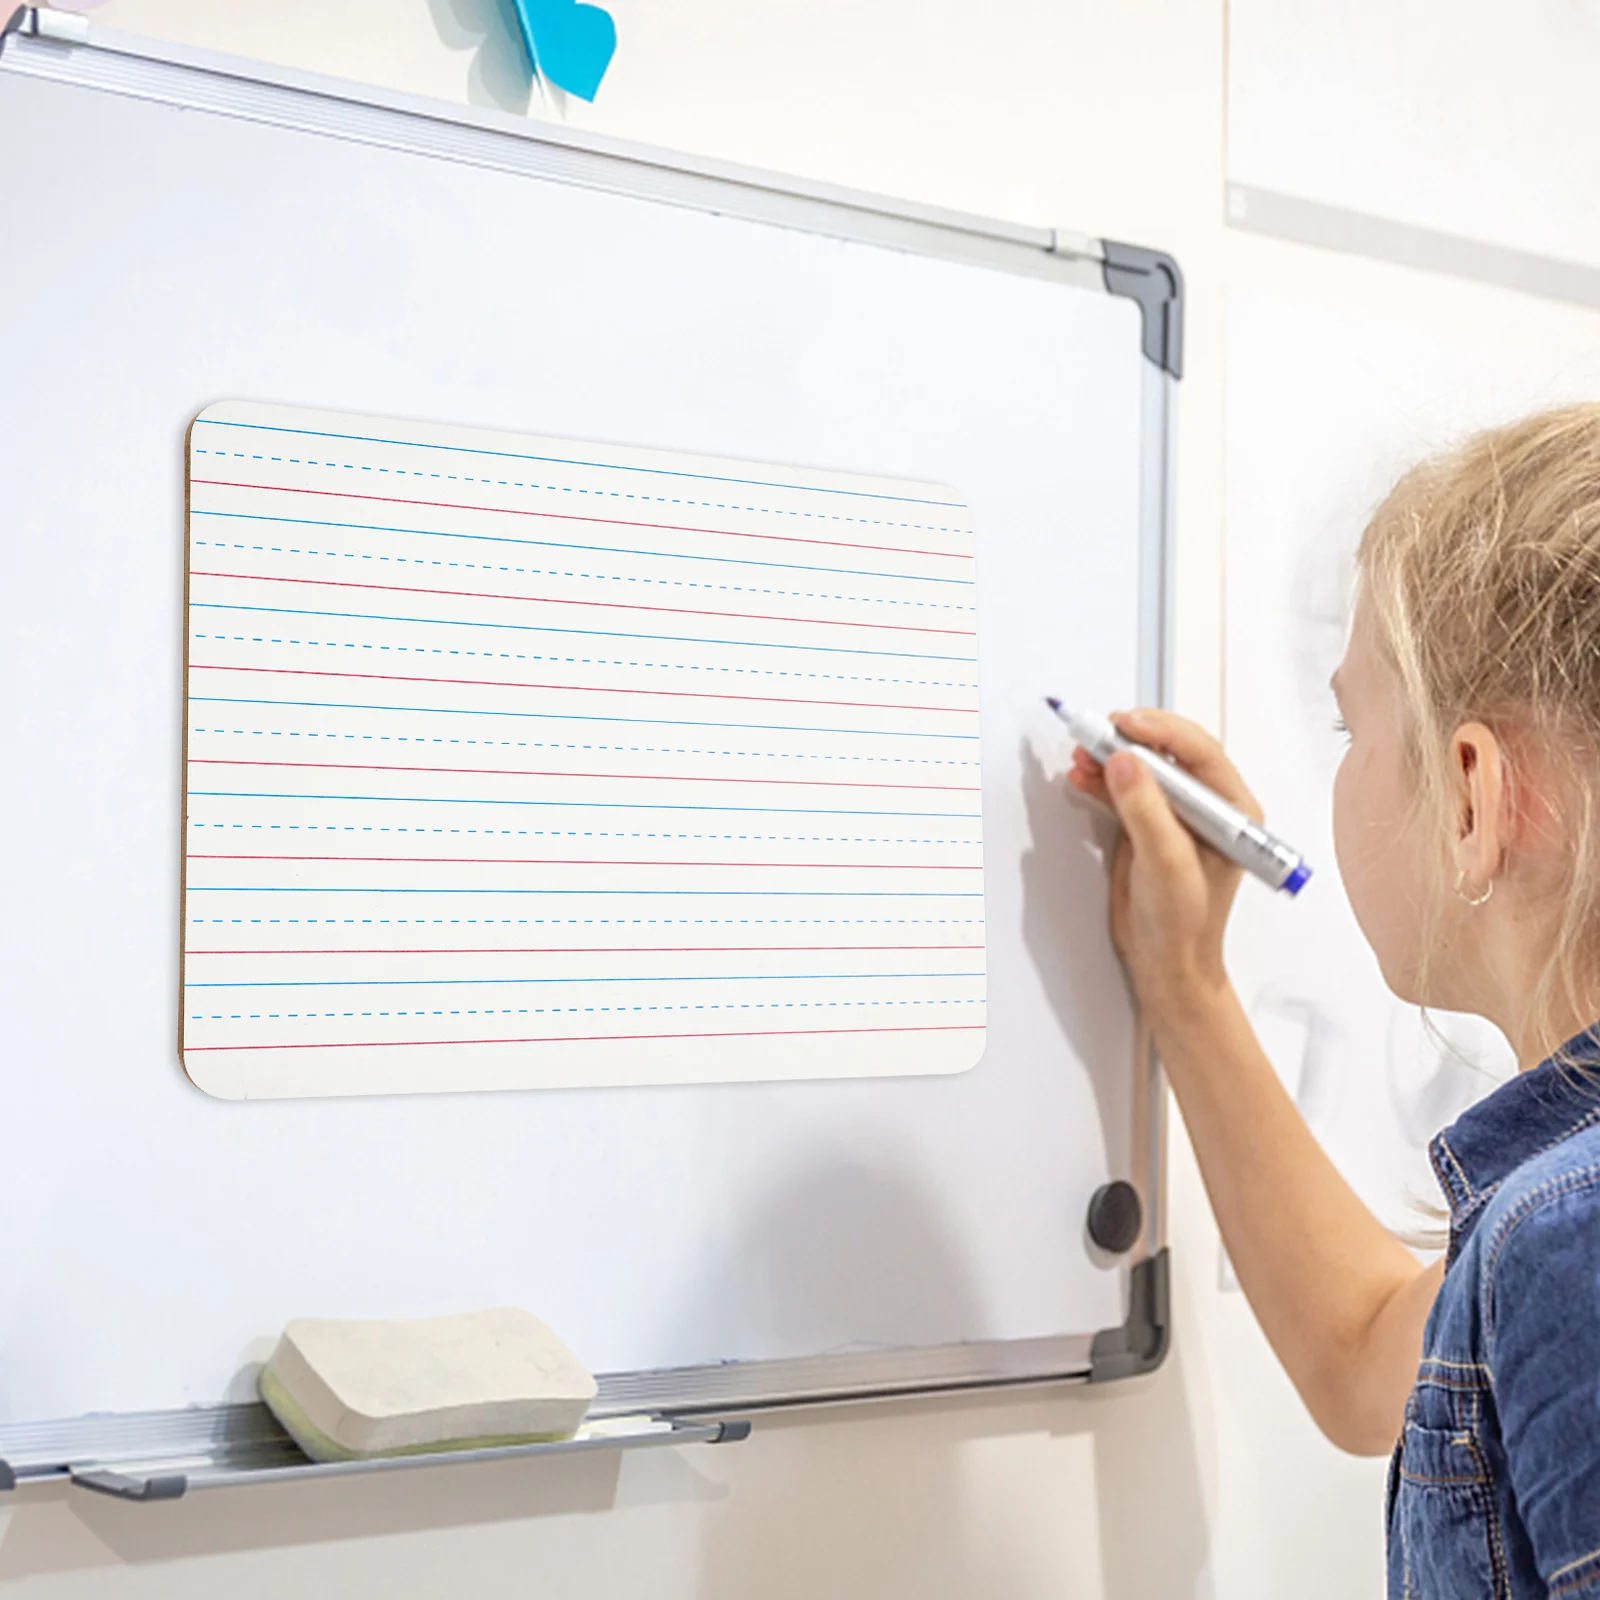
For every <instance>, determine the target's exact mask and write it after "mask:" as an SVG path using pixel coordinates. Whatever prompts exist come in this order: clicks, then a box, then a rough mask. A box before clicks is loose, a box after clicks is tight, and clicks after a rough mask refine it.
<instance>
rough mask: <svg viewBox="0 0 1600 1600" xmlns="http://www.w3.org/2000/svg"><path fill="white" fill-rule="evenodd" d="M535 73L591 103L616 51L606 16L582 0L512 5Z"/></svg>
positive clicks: (608, 15)
mask: <svg viewBox="0 0 1600 1600" xmlns="http://www.w3.org/2000/svg"><path fill="white" fill-rule="evenodd" d="M512 3H513V5H514V6H515V8H516V13H517V21H518V22H519V23H521V25H522V40H523V43H524V44H526V45H527V47H528V56H529V59H530V60H532V62H533V70H534V71H535V72H536V73H538V75H539V76H540V77H541V78H543V79H544V80H545V81H546V82H547V83H553V84H554V85H555V86H556V88H558V89H565V90H566V92H567V93H568V94H575V95H577V97H578V98H579V99H580V100H593V99H594V97H595V91H596V90H597V89H599V87H600V80H601V79H602V78H603V77H605V75H606V68H607V67H609V66H610V65H611V58H612V56H613V55H615V54H616V50H617V25H616V23H615V22H613V21H612V20H611V13H610V12H609V11H602V10H601V9H600V7H599V6H591V5H584V4H582V3H581V0H512Z"/></svg>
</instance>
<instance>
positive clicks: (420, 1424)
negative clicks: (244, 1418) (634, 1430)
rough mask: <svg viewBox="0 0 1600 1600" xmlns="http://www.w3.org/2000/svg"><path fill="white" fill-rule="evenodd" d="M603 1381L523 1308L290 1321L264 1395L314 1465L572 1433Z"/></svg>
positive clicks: (265, 1376) (266, 1374)
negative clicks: (444, 1314) (375, 1319)
mask: <svg viewBox="0 0 1600 1600" xmlns="http://www.w3.org/2000/svg"><path fill="white" fill-rule="evenodd" d="M594 1396H595V1381H594V1379H593V1377H591V1376H590V1374H589V1373H588V1372H587V1371H586V1370H585V1369H584V1368H583V1366H582V1365H581V1364H580V1363H579V1361H578V1359H577V1357H576V1356H574V1355H573V1353H572V1352H571V1351H570V1350H569V1349H567V1347H566V1346H565V1345H564V1344H562V1342H561V1341H560V1340H559V1339H558V1338H557V1337H556V1336H555V1335H554V1334H553V1333H552V1332H551V1331H550V1330H549V1329H548V1328H547V1327H546V1326H545V1325H544V1324H543V1323H542V1322H541V1321H540V1320H539V1319H538V1318H537V1317H536V1316H533V1315H532V1314H531V1313H530V1312H527V1311H518V1310H516V1309H514V1308H512V1307H502V1308H500V1309H498V1310H494V1311H473V1312H468V1313H466V1314H465V1315H462V1316H455V1317H426V1318H420V1319H417V1320H414V1321H405V1322H388V1321H382V1322H368V1321H362V1322H338V1321H333V1320H328V1319H322V1318H304V1319H300V1320H297V1321H294V1322H291V1323H290V1324H289V1325H288V1326H287V1327H286V1328H285V1329H284V1330H283V1337H282V1338H281V1339H279V1340H278V1346H277V1349H275V1350H274V1351H273V1352H272V1358H271V1360H269V1361H268V1362H267V1364H266V1366H265V1367H263V1368H262V1371H261V1398H262V1399H263V1400H264V1401H266V1403H267V1405H268V1406H269V1407H270V1408H271V1410H272V1413H273V1415H274V1416H276V1417H277V1419H278V1421H279V1422H281V1423H282V1424H283V1425H284V1427H285V1428H286V1429H288V1431H289V1433H290V1435H291V1436H292V1437H293V1439H294V1441H295V1443H296V1444H298V1445H299V1446H300V1448H301V1449H302V1450H304V1451H305V1453H306V1454H307V1455H308V1456H310V1457H311V1458H312V1460H314V1461H351V1460H358V1459H361V1458H363V1457H367V1456H391V1455H415V1454H420V1453H422V1452H425V1451H432V1450H481V1449H490V1448H492V1447H494V1446H496V1445H508V1444H523V1443H532V1442H535V1441H538V1440H546V1439H564V1438H568V1437H570V1436H571V1435H572V1434H573V1433H575V1432H576V1431H577V1428H578V1425H579V1424H580V1423H581V1422H582V1421H583V1418H584V1413H585V1412H586V1411H587V1410H588V1409H589V1402H590V1401H591V1400H593V1399H594Z"/></svg>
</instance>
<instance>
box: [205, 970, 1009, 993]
mask: <svg viewBox="0 0 1600 1600" xmlns="http://www.w3.org/2000/svg"><path fill="white" fill-rule="evenodd" d="M983 976H984V974H983V973H981V972H707V973H695V974H692V975H690V976H688V977H677V978H674V977H668V976H664V975H655V976H651V977H644V978H614V977H605V978H422V979H419V980H415V981H412V980H408V979H405V978H367V979H361V978H337V979H332V980H330V981H328V982H326V983H318V982H313V981H309V980H308V981H306V982H303V983H299V982H295V981H294V980H293V979H283V980H279V981H270V982H266V983H186V984H185V985H184V987H185V988H186V989H464V988H483V987H503V986H505V985H508V984H535V983H539V984H543V983H867V982H877V981H879V980H886V979H889V978H981V977H983Z"/></svg>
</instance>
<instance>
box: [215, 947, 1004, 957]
mask: <svg viewBox="0 0 1600 1600" xmlns="http://www.w3.org/2000/svg"><path fill="white" fill-rule="evenodd" d="M981 949H983V946H982V945H981V944H597V945H570V944H553V945H516V946H510V945H437V946H431V947H429V948H426V949H423V948H392V947H385V948H377V947H373V948H367V947H364V946H361V947H357V946H342V945H341V946H338V947H335V948H332V949H329V948H322V949H311V948H309V947H308V948H306V949H300V950H188V951H185V952H184V953H185V954H186V955H191V956H621V955H628V956H672V955H711V954H718V955H721V954H724V953H726V952H728V951H741V950H742V951H748V952H749V953H750V954H752V955H764V954H772V953H775V952H778V951H785V952H793V951H796V950H825V951H839V950H857V951H867V950H981Z"/></svg>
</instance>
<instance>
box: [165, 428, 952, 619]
mask: <svg viewBox="0 0 1600 1600" xmlns="http://www.w3.org/2000/svg"><path fill="white" fill-rule="evenodd" d="M203 453H204V452H202V454H203ZM723 509H724V510H733V509H738V508H736V507H724V508H723ZM189 515H190V516H191V517H220V518H223V519H226V520H228V521H233V522H273V523H278V524H281V525H282V526H283V527H286V528H340V529H343V530H345V531H347V532H352V533H399V534H407V535H411V536H414V537H416V538H419V539H464V540H469V541H471V542H473V543H476V544H507V545H521V546H524V547H526V548H529V549H537V550H581V551H582V552H583V553H584V554H585V555H608V556H632V557H634V558H645V559H648V560H651V561H694V562H700V563H706V564H709V565H712V566H718V567H767V568H770V569H771V570H773V571H774V572H821V573H826V574H828V575H830V576H832V577H836V578H884V579H888V580H893V581H894V582H897V583H944V584H956V585H959V586H960V587H961V588H964V589H965V588H971V587H972V586H973V584H974V579H973V578H972V577H971V576H967V577H960V578H943V577H934V576H933V575H931V574H929V573H925V572H882V571H879V570H878V569H877V568H874V567H829V566H823V565H821V564H820V563H817V562H810V561H768V560H760V559H758V558H757V557H755V556H709V555H698V554H694V553H691V552H689V551H687V550H640V549H637V548H635V547H634V546H632V545H609V544H580V543H578V542H577V541H576V540H572V539H519V538H516V537H514V536H513V535H511V534H505V533H461V532H458V531H456V530H455V529H449V530H446V529H442V528H397V527H395V526H394V525H393V524H392V523H388V522H339V521H336V520H334V519H333V518H331V517H286V516H282V515H273V514H270V513H267V512H260V511H216V510H212V509H210V508H209V507H206V506H191V507H190V508H189Z"/></svg>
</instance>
